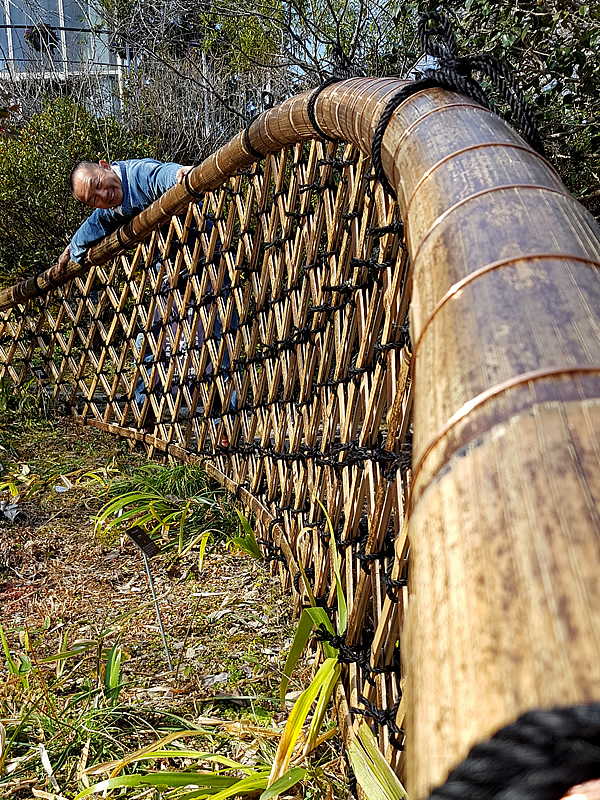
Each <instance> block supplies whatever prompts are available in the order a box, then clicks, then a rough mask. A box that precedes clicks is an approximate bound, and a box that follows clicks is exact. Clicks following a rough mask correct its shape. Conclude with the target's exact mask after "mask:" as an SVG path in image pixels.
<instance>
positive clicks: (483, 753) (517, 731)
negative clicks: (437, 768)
mask: <svg viewBox="0 0 600 800" xmlns="http://www.w3.org/2000/svg"><path fill="white" fill-rule="evenodd" d="M598 777H600V703H589V704H588V705H582V706H573V707H568V708H554V709H551V710H548V711H542V710H535V711H529V712H527V713H526V714H523V716H521V717H519V719H517V720H516V721H515V722H513V723H511V724H510V725H506V726H505V727H504V728H501V729H500V730H499V731H498V732H497V733H495V734H494V736H492V738H491V739H489V740H488V741H486V742H482V743H480V744H477V745H475V747H473V748H472V750H471V751H470V752H469V754H468V755H467V757H466V759H465V760H464V761H463V762H462V764H459V766H458V767H456V768H455V769H454V770H452V772H451V773H450V774H449V775H448V778H447V780H446V783H444V784H443V785H442V786H439V787H438V788H436V789H434V790H433V792H432V793H431V795H430V796H429V800H455V799H456V798H459V797H460V798H462V799H463V800H501V798H502V800H508V799H509V798H524V797H527V798H528V800H559V798H561V797H563V796H564V794H565V793H566V792H567V790H568V789H570V788H571V787H572V786H573V785H575V784H577V783H584V782H585V781H588V780H592V779H594V778H598Z"/></svg>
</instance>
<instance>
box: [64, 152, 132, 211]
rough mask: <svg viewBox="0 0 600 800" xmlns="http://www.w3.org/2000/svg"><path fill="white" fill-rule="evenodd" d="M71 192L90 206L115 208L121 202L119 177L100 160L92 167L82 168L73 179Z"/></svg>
mask: <svg viewBox="0 0 600 800" xmlns="http://www.w3.org/2000/svg"><path fill="white" fill-rule="evenodd" d="M73 194H74V195H75V197H76V198H77V199H78V200H80V201H81V202H82V203H85V205H86V206H90V207H91V208H115V207H116V206H120V205H121V203H122V202H123V187H122V186H121V179H120V178H119V177H118V175H115V173H114V172H113V171H112V169H111V168H110V164H109V163H108V162H106V161H101V162H100V163H99V164H97V165H94V169H93V170H92V169H89V170H82V171H80V172H78V173H77V174H76V175H75V177H74V179H73Z"/></svg>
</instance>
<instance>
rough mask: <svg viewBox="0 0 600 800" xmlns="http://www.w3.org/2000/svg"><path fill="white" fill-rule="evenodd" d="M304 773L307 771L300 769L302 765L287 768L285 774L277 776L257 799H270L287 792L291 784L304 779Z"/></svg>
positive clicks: (293, 784)
mask: <svg viewBox="0 0 600 800" xmlns="http://www.w3.org/2000/svg"><path fill="white" fill-rule="evenodd" d="M306 775H307V771H306V770H305V769H302V767H294V768H293V769H290V770H288V771H287V772H286V773H285V775H282V776H281V778H278V779H277V780H276V781H275V783H273V784H271V786H269V788H268V789H265V791H264V792H263V793H262V794H261V796H260V797H259V800H271V798H273V797H276V796H277V795H278V794H282V793H283V792H287V791H288V790H289V789H291V788H292V786H295V785H296V784H297V783H299V782H300V781H302V780H304V778H306Z"/></svg>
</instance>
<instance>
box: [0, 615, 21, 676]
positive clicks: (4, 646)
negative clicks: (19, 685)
mask: <svg viewBox="0 0 600 800" xmlns="http://www.w3.org/2000/svg"><path fill="white" fill-rule="evenodd" d="M0 640H2V649H3V650H4V655H5V657H6V664H7V666H8V671H9V672H10V673H11V674H12V675H18V673H19V668H18V667H17V665H16V664H15V662H14V660H13V657H12V656H11V654H10V648H9V646H8V642H7V641H6V636H5V635H4V628H3V627H2V625H0Z"/></svg>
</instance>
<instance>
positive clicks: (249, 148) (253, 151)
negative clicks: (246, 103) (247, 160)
mask: <svg viewBox="0 0 600 800" xmlns="http://www.w3.org/2000/svg"><path fill="white" fill-rule="evenodd" d="M255 119H256V117H252V119H251V120H250V121H249V122H248V124H247V125H246V127H245V128H244V146H245V147H246V150H247V151H248V152H249V153H250V154H251V155H253V156H254V158H256V159H257V160H258V161H261V160H262V159H263V158H264V157H265V153H261V152H260V150H257V149H256V147H253V146H252V144H251V143H250V128H251V126H252V123H253V122H254V120H255Z"/></svg>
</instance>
